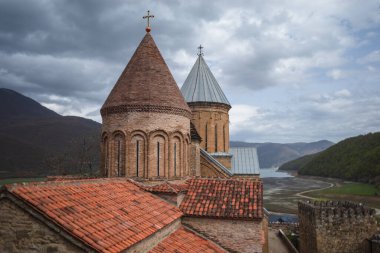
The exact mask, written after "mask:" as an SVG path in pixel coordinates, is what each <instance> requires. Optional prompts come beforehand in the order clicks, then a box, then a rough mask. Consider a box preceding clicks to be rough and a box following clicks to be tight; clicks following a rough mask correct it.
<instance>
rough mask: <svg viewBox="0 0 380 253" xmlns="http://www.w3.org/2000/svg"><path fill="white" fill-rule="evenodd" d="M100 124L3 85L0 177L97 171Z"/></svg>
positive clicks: (1, 96) (0, 101)
mask: <svg viewBox="0 0 380 253" xmlns="http://www.w3.org/2000/svg"><path fill="white" fill-rule="evenodd" d="M100 127H101V125H100V124H99V123H97V122H95V121H92V120H89V119H84V118H80V117H73V116H62V115H59V114H57V113H55V112H53V111H51V110H49V109H48V108H46V107H44V106H42V105H41V104H39V103H38V102H36V101H34V100H32V99H31V98H28V97H26V96H23V95H21V94H20V93H17V92H15V91H12V90H9V89H3V88H0V179H1V178H9V177H39V176H46V175H54V174H76V173H91V172H96V171H97V170H98V166H99V143H100Z"/></svg>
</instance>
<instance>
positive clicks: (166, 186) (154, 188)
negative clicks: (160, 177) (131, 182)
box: [141, 182, 189, 194]
mask: <svg viewBox="0 0 380 253" xmlns="http://www.w3.org/2000/svg"><path fill="white" fill-rule="evenodd" d="M141 187H142V188H143V189H144V190H146V191H148V192H153V193H175V194H177V193H180V192H186V191H187V189H188V187H189V186H188V184H174V183H173V184H171V183H169V182H164V183H162V184H156V185H141Z"/></svg>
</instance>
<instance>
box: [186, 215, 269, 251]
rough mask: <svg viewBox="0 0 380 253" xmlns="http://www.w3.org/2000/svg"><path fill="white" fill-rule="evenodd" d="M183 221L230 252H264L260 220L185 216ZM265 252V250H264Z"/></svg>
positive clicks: (262, 230) (263, 237)
mask: <svg viewBox="0 0 380 253" xmlns="http://www.w3.org/2000/svg"><path fill="white" fill-rule="evenodd" d="M182 223H183V224H185V225H186V226H188V227H190V228H191V229H193V230H194V231H197V232H198V233H200V234H202V235H203V236H205V237H206V238H209V239H211V240H213V241H215V242H217V243H218V244H219V245H221V246H222V247H223V248H225V249H227V250H228V251H230V252H241V253H245V252H247V253H248V252H263V247H265V246H264V244H265V235H264V230H265V228H264V226H265V224H263V222H262V221H261V220H260V221H243V220H225V219H223V220H222V219H208V218H193V217H185V218H183V219H182ZM264 252H265V251H264Z"/></svg>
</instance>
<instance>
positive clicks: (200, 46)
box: [198, 45, 203, 55]
mask: <svg viewBox="0 0 380 253" xmlns="http://www.w3.org/2000/svg"><path fill="white" fill-rule="evenodd" d="M202 49H203V47H202V45H199V47H198V55H203V52H202Z"/></svg>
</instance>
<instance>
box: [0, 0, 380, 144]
mask: <svg viewBox="0 0 380 253" xmlns="http://www.w3.org/2000/svg"><path fill="white" fill-rule="evenodd" d="M376 6H377V7H378V3H377V2H376V1H367V2H366V4H361V3H353V2H348V1H347V2H345V3H344V4H343V3H342V2H340V1H331V2H329V4H326V3H325V2H323V1H316V2H304V1H283V2H281V3H279V2H277V1H265V2H263V1H244V0H236V1H227V0H226V1H201V0H194V1H180V0H173V1H148V0H144V1H126V0H113V1H104V0H81V1H74V0H54V1H50V0H28V1H21V0H0V86H2V87H7V88H11V89H15V90H16V91H19V92H21V93H24V94H26V95H29V96H31V97H32V98H34V99H36V100H38V101H39V102H41V103H43V104H44V105H46V106H48V107H49V108H51V109H53V110H56V111H57V112H59V113H63V114H65V115H67V114H74V115H80V116H87V117H91V118H93V119H96V120H100V117H99V113H98V112H99V108H100V107H101V105H102V103H103V102H104V100H105V99H106V97H107V95H108V93H109V91H110V89H111V88H112V86H113V85H114V83H115V81H116V80H117V78H118V76H119V75H120V73H121V72H122V70H123V68H124V67H125V65H126V64H127V63H128V60H129V59H130V57H131V55H132V53H133V52H134V50H135V48H136V47H137V45H138V43H139V42H140V40H141V39H142V37H143V36H144V34H145V31H144V28H145V22H146V21H145V20H143V19H142V16H143V15H145V13H146V10H147V9H151V10H152V13H153V14H154V15H155V19H154V20H153V21H152V28H153V31H152V34H153V37H154V39H155V41H156V43H157V45H158V46H159V48H160V50H161V53H162V54H163V57H164V58H165V60H166V62H167V63H168V65H169V68H170V69H171V71H172V73H173V75H174V77H175V79H176V80H177V82H178V85H179V86H181V85H182V83H183V81H184V80H185V78H186V76H187V74H188V72H189V71H190V68H191V66H192V64H193V63H194V62H195V59H196V47H197V46H198V45H199V44H202V45H204V46H205V59H206V61H207V62H208V64H209V65H210V67H211V69H212V71H213V72H214V74H215V76H216V78H217V80H218V81H219V83H220V84H221V86H222V87H223V88H224V89H225V90H233V92H232V93H231V94H227V97H229V99H230V100H231V101H234V103H235V104H236V106H235V104H234V105H233V108H234V106H235V108H237V110H233V111H232V112H231V114H232V118H233V119H234V120H236V121H235V122H232V136H233V137H234V138H238V139H247V140H248V139H250V140H253V139H255V140H272V141H276V140H277V141H281V140H284V141H290V140H292V139H294V140H302V139H313V138H316V139H318V138H323V136H335V137H336V138H340V137H341V136H342V135H341V133H342V132H344V134H345V135H350V134H351V135H353V134H355V133H357V132H359V130H358V129H357V128H355V127H354V126H353V124H356V126H360V127H361V129H363V131H367V130H368V131H369V130H371V131H372V130H373V129H374V127H373V126H372V125H373V124H372V123H370V122H378V119H379V115H378V114H375V113H374V112H373V111H372V110H373V108H374V107H376V106H377V105H378V103H377V101H378V100H377V99H378V95H376V94H377V93H376V92H373V91H374V90H375V91H376V88H373V87H374V85H375V84H376V83H378V80H379V76H378V74H376V73H378V72H379V71H378V69H379V68H380V66H379V62H380V60H379V57H378V55H379V53H378V52H379V48H378V46H377V45H376V43H375V42H376V41H378V39H379V36H380V35H379V31H378V27H379V24H380V18H379V13H378V11H376ZM355 50H356V51H355ZM353 51H355V52H354V53H353ZM353 62H354V63H353ZM353 69H355V71H353ZM358 77H365V78H358ZM322 81H323V82H325V83H326V85H324V88H319V86H320V85H319V84H318V83H319V82H322ZM327 84H329V85H327ZM330 84H331V85H330ZM271 87H272V88H271ZM273 87H286V90H289V93H288V94H287V95H288V96H289V97H288V100H284V99H282V97H283V94H280V92H277V94H276V92H274V93H272V94H270V96H271V98H273V99H272V100H273V101H271V102H270V101H269V100H270V99H267V100H266V101H264V102H265V103H272V104H265V103H263V104H257V103H256V104H255V101H256V100H255V99H252V100H249V101H247V100H246V101H244V102H241V101H243V100H242V97H244V96H243V95H241V93H243V92H245V93H246V92H252V94H260V92H262V93H265V91H266V90H268V88H269V89H273ZM363 87H364V88H366V89H367V91H368V92H367V94H369V95H368V96H367V97H366V98H365V99H362V98H361V97H360V95H359V93H360V92H359V91H360V90H362V89H363ZM322 89H325V90H322ZM342 90H343V91H344V90H348V91H349V92H350V94H351V96H350V97H346V98H342V97H340V98H339V97H337V96H336V95H335V93H334V92H336V91H342ZM343 93H344V92H343ZM323 94H328V95H329V96H330V100H328V101H322V100H318V101H316V100H315V99H314V100H312V99H309V97H308V96H309V95H311V96H317V97H318V95H320V96H323ZM257 96H260V95H257ZM261 96H262V95H261ZM299 97H301V99H299ZM277 100H281V101H282V102H278V101H277ZM295 100H298V103H294V101H295ZM355 103H357V104H359V105H360V107H361V108H360V110H359V109H357V108H356V107H355ZM341 105H342V106H345V109H344V110H343V109H342V110H336V106H338V107H339V106H341ZM266 107H271V108H270V109H268V108H266ZM283 108H290V109H289V110H288V111H284V110H283ZM339 108H340V107H339ZM359 112H360V116H358V117H357V119H356V118H355V120H351V121H350V122H351V123H350V124H349V123H347V125H346V126H345V129H343V130H347V129H354V130H352V131H351V132H350V131H349V130H347V131H343V130H342V129H341V128H339V127H338V122H337V119H338V118H340V119H341V120H342V119H344V120H349V119H350V118H353V117H352V116H353V115H354V114H355V113H359ZM252 115H253V116H252ZM370 118H375V120H371V121H370V120H369V119H370ZM365 122H367V123H365ZM310 125H319V126H320V128H319V130H318V131H313V129H311V128H309V126H310ZM236 126H238V127H236ZM300 128H301V129H308V130H307V131H306V130H304V131H300V130H299V129H300ZM252 136H259V137H257V138H256V137H252ZM319 136H321V137H319ZM338 136H339V137H338ZM336 138H335V140H336Z"/></svg>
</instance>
